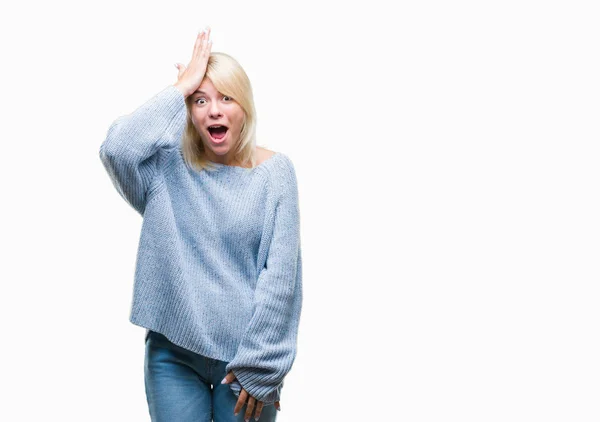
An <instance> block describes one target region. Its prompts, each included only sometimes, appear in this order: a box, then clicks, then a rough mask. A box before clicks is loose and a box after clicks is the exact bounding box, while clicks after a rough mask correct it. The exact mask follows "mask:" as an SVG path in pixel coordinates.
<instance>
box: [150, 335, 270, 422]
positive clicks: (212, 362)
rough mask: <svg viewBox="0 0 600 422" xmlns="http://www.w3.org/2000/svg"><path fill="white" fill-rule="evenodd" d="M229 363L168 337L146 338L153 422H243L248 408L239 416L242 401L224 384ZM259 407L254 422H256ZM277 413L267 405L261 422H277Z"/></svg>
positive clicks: (263, 410) (264, 407)
mask: <svg viewBox="0 0 600 422" xmlns="http://www.w3.org/2000/svg"><path fill="white" fill-rule="evenodd" d="M227 363H228V362H224V361H220V360H216V359H211V358H209V357H206V356H202V355H199V354H197V353H194V352H192V351H190V350H187V349H184V348H182V347H179V346H177V345H176V344H173V343H171V342H170V341H169V339H168V338H166V337H165V336H164V335H162V334H160V333H157V332H155V331H149V332H148V333H147V336H146V355H145V359H144V382H145V387H146V399H147V401H148V408H149V411H150V417H151V420H152V422H173V421H177V422H211V421H214V422H233V421H238V422H239V421H243V420H244V416H245V413H246V406H247V405H246V404H245V405H244V406H243V407H242V408H241V410H240V412H239V413H238V414H237V416H234V415H233V409H234V408H235V405H236V403H237V401H238V397H237V396H236V395H235V394H234V393H233V391H231V388H230V387H229V384H221V380H222V379H223V378H225V375H226V372H225V366H226V365H227ZM255 413H256V405H255V407H254V410H253V411H252V415H251V417H250V421H254V416H255ZM276 418H277V410H276V409H275V406H274V405H273V404H269V405H264V406H263V408H262V411H261V413H260V418H259V419H258V420H259V422H273V421H275V420H276Z"/></svg>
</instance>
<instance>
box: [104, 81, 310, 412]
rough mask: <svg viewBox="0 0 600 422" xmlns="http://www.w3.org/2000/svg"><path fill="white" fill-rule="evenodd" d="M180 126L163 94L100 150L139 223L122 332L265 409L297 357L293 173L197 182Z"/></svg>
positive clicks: (169, 97)
mask: <svg viewBox="0 0 600 422" xmlns="http://www.w3.org/2000/svg"><path fill="white" fill-rule="evenodd" d="M185 124H186V107H185V100H184V97H183V95H182V94H181V93H180V92H179V91H178V90H177V88H175V87H174V86H173V85H169V86H167V87H166V88H164V89H163V90H162V91H160V92H159V93H158V94H156V95H155V96H154V97H152V98H151V99H150V100H148V101H147V102H146V103H144V104H143V105H141V106H140V107H139V108H137V109H136V110H135V111H133V112H132V113H131V114H129V115H125V116H121V117H119V118H117V119H116V120H115V121H114V122H113V123H112V124H111V126H110V128H109V129H108V132H107V135H106V139H105V140H104V142H103V143H102V145H101V146H100V158H101V161H102V163H103V165H104V167H105V168H106V171H107V172H108V175H109V176H110V178H111V180H112V183H113V185H114V186H115V188H116V189H117V191H118V192H119V194H120V195H121V196H122V197H123V199H125V200H126V201H127V202H128V203H129V204H130V205H131V206H132V207H133V208H134V209H135V210H136V211H137V212H138V213H139V214H141V215H142V216H143V222H142V230H141V236H140V240H139V248H138V253H137V259H136V268H135V280H134V289H133V300H132V304H131V313H130V321H131V323H133V324H135V325H138V326H140V327H144V328H146V329H147V330H152V331H156V332H159V333H161V334H163V335H165V336H166V337H167V338H168V339H169V340H170V341H171V342H173V343H174V344H176V345H178V346H180V347H183V348H185V349H188V350H191V351H193V352H195V353H199V354H202V355H204V356H207V357H210V358H213V359H218V360H221V361H225V362H229V363H228V365H227V368H226V370H227V372H229V371H233V372H234V374H235V376H236V378H237V380H236V381H234V382H233V383H231V384H229V385H230V387H231V389H232V390H233V392H234V394H235V395H237V396H239V393H240V391H241V387H243V388H244V389H246V391H248V393H249V394H251V395H252V396H254V397H255V398H256V399H257V400H260V401H263V402H264V403H265V404H271V403H273V402H275V401H277V400H279V399H280V393H281V389H282V387H283V380H284V377H285V376H286V374H287V373H288V372H289V371H290V369H291V367H292V363H293V362H294V359H295V357H296V340H297V334H298V325H299V320H300V312H301V306H302V257H301V249H300V220H299V206H298V187H297V180H296V174H295V170H294V166H293V164H292V161H291V160H290V158H289V157H288V156H287V155H285V154H283V153H281V152H276V153H275V155H273V156H271V157H270V158H268V159H267V160H266V161H264V162H263V163H262V164H260V165H258V166H256V167H254V168H252V169H247V168H243V167H238V166H228V165H224V164H218V163H216V169H214V170H203V171H198V170H196V169H193V168H191V167H190V166H187V165H186V163H185V161H184V159H183V153H182V150H181V139H182V134H183V130H184V127H185ZM147 332H148V331H147Z"/></svg>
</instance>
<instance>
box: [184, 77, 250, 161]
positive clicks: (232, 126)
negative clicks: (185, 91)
mask: <svg viewBox="0 0 600 422" xmlns="http://www.w3.org/2000/svg"><path fill="white" fill-rule="evenodd" d="M190 111H191V118H192V122H193V123H194V126H195V127H196V129H197V130H198V133H200V137H201V138H202V143H203V144H204V150H205V151H206V155H207V158H208V159H209V160H211V161H214V162H217V163H223V164H229V163H230V162H232V160H233V156H234V152H233V149H234V147H235V146H236V145H237V142H238V141H239V137H240V133H241V131H242V124H243V123H244V110H243V109H242V107H241V106H240V105H239V104H238V103H237V102H236V101H235V100H234V99H233V98H231V97H229V96H226V95H223V94H221V93H220V92H219V91H217V89H216V88H215V87H214V85H213V84H212V82H211V81H210V79H208V78H204V80H203V81H202V83H201V84H200V86H199V87H198V90H197V91H196V92H195V93H194V94H192V101H191V106H190Z"/></svg>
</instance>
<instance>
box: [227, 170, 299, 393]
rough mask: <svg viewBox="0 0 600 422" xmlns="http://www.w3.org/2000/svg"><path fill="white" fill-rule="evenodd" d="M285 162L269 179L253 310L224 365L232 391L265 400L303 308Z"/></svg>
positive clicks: (285, 361) (290, 176)
mask: <svg viewBox="0 0 600 422" xmlns="http://www.w3.org/2000/svg"><path fill="white" fill-rule="evenodd" d="M288 164H289V165H288V166H287V168H286V170H285V171H284V172H282V173H284V174H283V175H281V178H280V179H278V180H275V181H274V182H273V183H274V185H276V186H277V187H278V189H279V190H280V192H279V199H278V201H277V205H276V207H275V211H274V225H273V234H272V238H271V242H270V246H269V251H268V255H267V260H266V264H265V267H264V268H263V269H262V271H261V272H260V275H259V277H258V281H257V284H256V290H255V294H254V304H255V306H254V308H255V310H254V313H253V315H252V318H251V320H250V322H249V323H248V326H247V328H246V332H245V334H244V336H243V338H242V341H241V343H240V345H239V347H238V350H237V353H236V355H235V357H234V359H233V360H232V361H231V362H229V363H228V364H227V367H226V372H227V373H229V371H233V373H234V375H235V376H236V380H234V381H233V382H232V383H231V384H230V387H231V389H232V390H233V392H234V393H235V394H236V395H238V396H239V392H240V390H241V388H244V389H245V390H246V391H248V393H249V394H250V395H252V396H253V397H255V398H256V399H257V400H259V401H262V402H264V403H265V404H272V403H274V402H275V401H278V400H279V398H280V391H281V387H282V386H283V380H284V377H285V376H286V375H287V373H288V372H289V371H290V369H291V367H292V363H293V362H294V359H295V357H296V339H297V333H298V325H299V319H300V312H301V307H302V259H301V248H300V220H299V217H300V216H299V206H298V190H297V182H296V176H295V172H294V169H293V166H292V164H291V161H288ZM278 176H279V175H278ZM240 384H241V386H240Z"/></svg>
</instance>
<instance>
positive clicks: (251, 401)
mask: <svg viewBox="0 0 600 422" xmlns="http://www.w3.org/2000/svg"><path fill="white" fill-rule="evenodd" d="M255 402H256V399H255V398H254V397H252V396H250V398H249V399H248V405H247V406H246V414H245V415H244V419H245V420H247V421H249V420H250V418H251V417H252V411H253V410H254V403H255Z"/></svg>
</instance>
